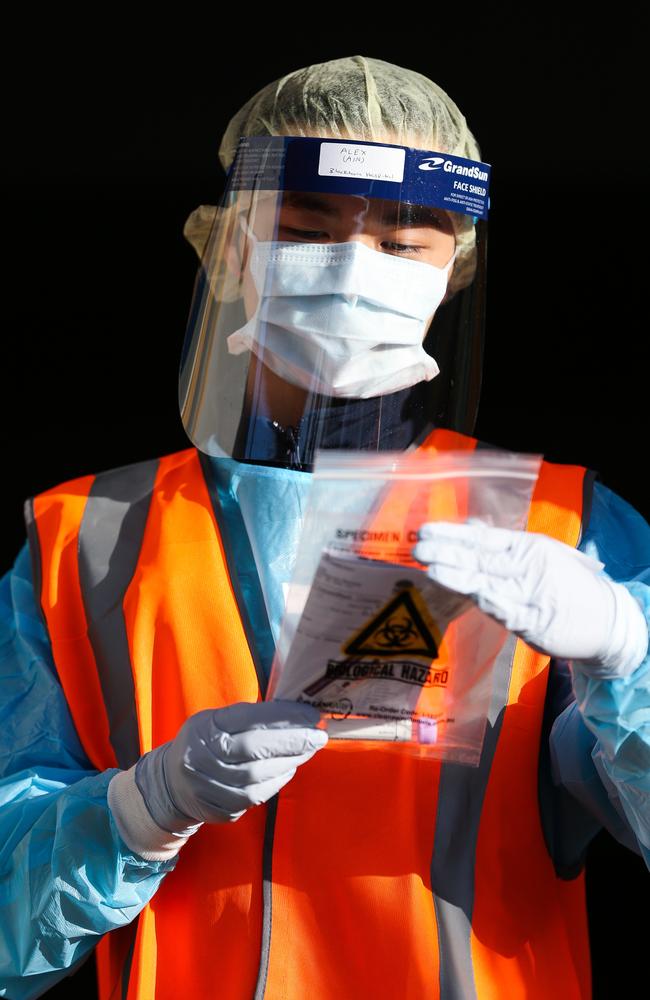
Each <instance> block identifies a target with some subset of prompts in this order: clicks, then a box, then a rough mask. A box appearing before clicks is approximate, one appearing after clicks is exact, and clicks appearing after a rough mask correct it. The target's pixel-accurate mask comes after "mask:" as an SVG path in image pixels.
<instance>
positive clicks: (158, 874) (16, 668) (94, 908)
mask: <svg viewBox="0 0 650 1000" xmlns="http://www.w3.org/2000/svg"><path fill="white" fill-rule="evenodd" d="M117 772H118V769H117V768H110V769H108V770H106V771H98V770H96V769H95V768H94V767H93V766H92V764H91V762H90V761H89V760H88V758H87V757H86V755H85V752H84V750H83V748H82V746H81V743H80V741H79V737H78V735H77V732H76V729H75V727H74V723H73V720H72V716H71V714H70V710H69V707H68V703H67V701H66V698H65V695H64V693H63V688H62V687H61V684H60V681H59V679H58V676H57V671H56V667H55V664H54V661H53V658H52V653H51V647H50V643H49V639H48V636H47V633H46V630H45V627H44V624H43V621H42V619H41V617H40V612H39V609H38V608H37V605H36V600H35V595H34V590H33V585H32V575H31V565H30V556H29V548H28V543H27V542H25V544H24V545H23V548H22V549H21V550H20V552H19V554H18V556H17V557H16V560H15V563H14V566H13V568H12V569H11V570H9V571H8V572H7V573H6V574H5V575H4V576H3V577H2V579H1V580H0V870H1V872H2V879H1V880H0V997H10V998H11V1000H29V998H31V997H37V996H40V995H41V994H42V993H43V992H45V991H46V990H47V989H49V988H50V987H51V986H53V985H54V984H55V983H56V982H58V981H59V980H61V979H63V978H64V977H65V976H66V975H69V974H70V973H71V972H74V971H76V967H77V966H78V965H80V964H82V963H83V961H84V960H85V959H86V958H87V957H88V956H89V954H90V952H91V951H92V949H93V948H94V947H95V945H96V944H97V941H98V939H99V938H100V937H101V936H102V935H103V934H106V933H107V932H108V931H110V930H112V929H114V928H117V927H121V926H123V925H124V924H127V923H130V922H131V921H132V920H133V919H134V918H135V917H136V916H137V915H138V913H139V912H140V910H141V909H142V908H143V907H144V906H145V905H146V903H147V902H148V901H149V900H150V899H151V897H152V896H153V894H154V893H155V892H156V890H157V888H158V886H159V885H160V883H161V881H162V879H163V878H164V876H165V874H166V873H167V872H168V871H170V870H171V869H173V868H174V867H175V865H176V863H177V860H178V858H177V857H174V858H172V859H169V860H165V861H148V860H145V859H144V858H142V857H140V856H139V855H138V854H135V853H134V852H133V851H131V850H130V849H129V848H128V846H127V845H126V844H125V842H124V841H123V840H122V838H121V836H120V834H119V831H118V829H117V827H116V825H115V821H114V819H113V816H112V814H111V812H110V810H109V808H108V805H107V801H106V793H107V787H108V783H109V781H110V779H111V778H112V777H113V775H114V774H116V773H117Z"/></svg>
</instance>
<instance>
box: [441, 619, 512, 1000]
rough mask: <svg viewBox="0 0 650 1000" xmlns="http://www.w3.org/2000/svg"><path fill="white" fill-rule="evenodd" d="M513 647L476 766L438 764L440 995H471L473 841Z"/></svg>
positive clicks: (500, 673) (500, 674)
mask: <svg viewBox="0 0 650 1000" xmlns="http://www.w3.org/2000/svg"><path fill="white" fill-rule="evenodd" d="M516 646H517V638H516V636H514V635H512V634H510V633H509V634H508V636H507V638H506V641H505V643H504V645H503V647H502V649H501V651H500V653H499V655H498V656H497V659H496V661H495V664H494V683H493V690H492V697H491V701H490V708H489V711H488V724H487V727H486V730H485V738H484V741H483V750H482V752H481V760H480V763H479V766H478V767H468V766H466V765H464V764H453V763H448V764H443V765H442V767H441V769H440V784H439V788H438V808H437V816H436V831H435V837H434V844H433V858H432V861H431V888H432V892H433V903H434V907H435V912H436V920H437V923H438V947H439V951H440V1000H476V987H475V984H474V973H473V966H472V955H471V947H470V926H471V922H472V910H473V908H474V869H475V863H476V846H477V842H478V831H479V823H480V819H481V810H482V807H483V800H484V798H485V792H486V789H487V785H488V781H489V778H490V768H491V767H492V761H493V759H494V754H495V751H496V746H497V741H498V739H499V733H500V732H501V726H502V724H503V716H504V714H505V706H506V704H507V701H508V689H509V687H510V676H511V674H512V664H513V659H514V654H515V648H516Z"/></svg>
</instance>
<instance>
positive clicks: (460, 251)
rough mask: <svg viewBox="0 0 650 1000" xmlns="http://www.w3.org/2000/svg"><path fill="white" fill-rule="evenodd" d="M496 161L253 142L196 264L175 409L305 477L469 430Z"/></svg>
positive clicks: (202, 435) (339, 145) (198, 234)
mask: <svg viewBox="0 0 650 1000" xmlns="http://www.w3.org/2000/svg"><path fill="white" fill-rule="evenodd" d="M489 172H490V168H489V166H488V165H487V164H485V163H480V162H474V161H472V160H467V159H463V158H461V157H455V156H449V155H447V154H443V153H439V152H435V151H428V150H422V149H416V148H413V147H407V146H399V145H389V144H384V143H374V142H355V141H353V140H350V141H339V140H334V139H325V138H311V137H310V138H305V137H293V136H244V137H242V138H241V139H240V142H239V146H238V151H237V155H236V157H235V159H234V161H233V164H232V166H231V169H230V171H229V173H228V178H227V182H226V188H225V191H224V194H223V197H222V200H221V204H220V206H219V207H218V208H216V209H214V210H213V211H212V212H211V213H210V212H208V213H207V214H206V213H204V212H202V210H197V212H195V213H193V216H191V217H190V219H189V220H188V223H187V224H186V229H185V234H186V236H187V238H188V239H189V240H190V242H192V243H193V245H194V246H195V248H196V249H197V251H198V252H199V254H200V258H201V264H200V267H199V272H198V275H197V278H196V281H195V285H194V291H193V298H192V304H191V308H190V315H189V320H188V325H187V331H186V335H185V342H184V345H183V352H182V358H181V366H180V378H179V403H180V410H181V417H182V421H183V425H184V427H185V430H186V432H187V434H188V436H189V438H190V440H191V441H192V443H193V444H194V445H195V446H196V447H197V448H198V449H199V450H200V451H202V452H204V453H205V454H207V455H211V456H228V457H232V458H234V459H236V460H238V461H244V462H254V463H260V464H270V465H277V466H284V467H287V468H294V469H302V470H303V471H310V470H311V468H312V465H313V462H314V457H315V452H316V450H317V449H319V448H323V449H325V448H337V449H341V448H344V449H361V450H369V451H383V450H398V451H402V450H405V449H407V448H409V447H410V446H414V445H416V444H417V443H419V442H420V441H421V440H423V439H424V437H426V435H427V434H428V433H429V432H430V431H431V430H432V429H433V428H434V427H440V426H442V427H448V428H451V429H455V430H458V431H461V432H463V433H471V432H472V430H473V427H474V423H475V419H476V412H477V408H478V398H479V390H480V375H481V362H482V343H483V325H484V305H485V254H486V226H487V209H488V202H489V199H488V182H489Z"/></svg>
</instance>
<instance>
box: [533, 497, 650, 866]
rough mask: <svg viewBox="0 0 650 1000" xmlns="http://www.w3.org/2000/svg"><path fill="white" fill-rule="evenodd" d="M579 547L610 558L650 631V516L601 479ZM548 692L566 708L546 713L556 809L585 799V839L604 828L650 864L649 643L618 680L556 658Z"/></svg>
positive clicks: (568, 827) (562, 822)
mask: <svg viewBox="0 0 650 1000" xmlns="http://www.w3.org/2000/svg"><path fill="white" fill-rule="evenodd" d="M579 548H580V550H581V551H582V552H585V553H586V554H587V555H590V556H593V557H594V558H595V559H598V560H600V561H601V562H602V563H604V565H605V569H604V572H605V573H606V574H607V576H609V577H610V579H612V580H614V581H616V582H617V583H621V584H623V586H625V587H626V588H627V589H628V590H629V592H630V593H631V594H632V596H633V597H634V598H635V599H636V600H637V603H638V604H639V606H640V608H641V610H642V612H643V614H644V616H645V619H646V622H647V623H648V628H649V631H650V525H648V523H647V521H646V520H645V519H644V518H643V517H642V516H641V514H639V513H638V511H636V510H635V509H634V507H632V506H631V505H630V504H629V503H628V502H627V501H625V500H623V499H622V498H621V497H619V496H618V495H617V494H616V493H614V492H613V491H612V490H610V489H608V488H607V487H606V486H604V485H603V484H602V483H599V482H595V483H594V491H593V501H592V511H591V517H590V523H589V528H588V530H587V531H586V532H585V534H584V537H583V538H582V540H581V542H580V545H579ZM563 678H564V679H563ZM567 681H568V682H569V685H567ZM549 697H550V698H551V699H553V698H555V700H556V703H557V702H558V700H559V704H558V705H557V707H558V708H559V709H560V710H559V711H553V710H551V711H550V712H548V711H547V713H546V714H547V716H550V717H551V719H552V722H551V724H550V725H549V729H550V736H549V743H550V747H549V750H550V769H551V774H552V781H553V785H554V789H555V793H554V794H555V802H556V807H557V803H558V802H562V801H563V799H564V801H565V805H566V808H567V810H568V811H571V810H572V809H575V804H576V802H577V803H579V804H580V805H581V806H582V808H583V810H584V813H583V817H582V821H581V822H582V825H583V827H584V830H583V839H584V840H585V841H587V840H588V839H590V836H593V834H594V833H595V832H596V831H597V830H598V829H600V827H605V828H606V829H608V830H609V831H610V833H612V834H613V836H614V837H616V839H617V840H618V841H619V842H620V843H622V844H624V845H625V846H626V847H629V848H630V849H632V850H634V851H636V853H638V854H640V855H641V856H642V857H643V858H644V860H645V862H646V865H647V866H648V867H650V648H649V650H648V653H647V654H646V657H645V659H644V660H643V661H642V662H641V663H640V664H639V666H638V667H637V668H636V670H634V671H633V672H632V673H631V674H629V675H628V676H627V677H623V678H619V679H613V680H605V679H599V678H596V677H592V676H590V672H589V666H588V664H582V663H580V664H578V663H575V664H573V663H571V664H570V666H569V664H567V663H566V661H556V663H555V677H554V679H553V682H552V684H551V693H550V695H549ZM548 708H549V706H548V704H547V709H548ZM542 799H544V796H543V795H542ZM561 809H562V807H560V812H561ZM555 813H556V815H555V824H554V825H555V837H556V840H557V835H558V830H563V831H564V833H563V836H564V837H565V839H566V838H571V837H576V836H580V833H579V832H578V828H579V826H580V821H578V822H576V819H575V816H574V820H573V822H572V823H569V822H567V819H566V816H565V817H564V818H563V817H562V816H561V815H559V812H558V809H557V808H556V809H555ZM585 814H586V815H585ZM567 815H568V813H567ZM590 827H591V829H590ZM564 846H565V850H566V844H565V845H564ZM566 853H567V854H569V855H570V854H574V855H575V854H576V851H575V850H573V851H571V850H568V851H566Z"/></svg>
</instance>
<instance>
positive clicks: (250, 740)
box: [0, 56, 650, 1000]
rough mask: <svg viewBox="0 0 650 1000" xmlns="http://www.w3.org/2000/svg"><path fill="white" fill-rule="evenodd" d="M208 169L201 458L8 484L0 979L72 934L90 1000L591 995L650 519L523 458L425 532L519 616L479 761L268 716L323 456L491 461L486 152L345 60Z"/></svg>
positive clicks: (446, 579) (63, 952) (636, 838)
mask: <svg viewBox="0 0 650 1000" xmlns="http://www.w3.org/2000/svg"><path fill="white" fill-rule="evenodd" d="M219 154H220V158H221V162H222V164H223V166H224V168H225V169H226V170H228V177H227V182H226V187H225V191H224V194H223V198H222V201H221V204H220V205H219V206H218V207H217V208H210V207H209V206H202V207H201V208H199V209H197V210H196V211H195V212H193V213H192V215H191V216H190V218H189V219H188V222H187V224H186V228H185V234H186V236H187V237H188V239H189V240H190V242H191V243H192V245H193V246H194V247H195V248H196V249H197V251H198V253H199V256H200V261H201V263H200V268H199V272H198V276H197V281H196V285H195V290H194V296H193V301H192V305H191V309H190V316H189V322H188V329H187V334H186V338H185V344H184V347H183V352H182V358H181V371H180V389H179V391H180V406H181V414H182V419H183V422H184V426H185V428H186V431H187V433H188V437H189V439H190V442H191V447H189V448H188V449H187V450H184V451H181V452H177V453H174V454H171V455H166V456H163V457H162V458H160V459H154V460H151V461H146V462H141V463H136V464H134V465H129V466H125V467H121V468H118V469H111V470H109V471H107V472H102V473H99V474H97V475H94V474H90V475H86V476H82V477H80V478H78V479H74V480H71V481H69V482H66V483H62V484H59V485H56V486H53V487H52V488H51V489H49V490H46V491H44V492H43V493H41V494H39V495H38V496H36V497H33V498H30V499H29V500H28V501H27V502H26V504H25V514H26V522H27V532H28V541H27V543H26V544H25V546H24V547H23V549H22V550H21V552H20V553H19V555H18V557H17V559H16V563H15V566H14V568H13V570H12V571H10V572H9V573H7V574H6V575H5V577H4V578H3V579H2V583H1V587H2V590H1V593H0V598H1V601H2V613H3V619H2V622H3V624H2V628H3V634H2V647H1V649H0V665H1V668H2V674H3V681H2V699H3V705H2V715H1V718H2V727H1V729H0V740H1V742H2V753H1V758H0V759H1V760H2V768H3V777H2V782H1V784H0V796H1V798H0V802H1V809H0V851H1V852H2V912H1V917H2V919H1V926H2V931H1V934H2V937H1V944H0V996H4V997H11V998H12V1000H23V998H27V997H35V996H38V995H40V994H41V993H42V992H43V991H45V990H46V989H47V988H48V987H49V986H51V985H52V984H53V983H55V982H56V981H57V980H59V979H61V978H62V977H63V976H64V975H65V974H66V972H67V971H68V970H70V969H72V968H74V967H76V965H77V964H78V963H79V962H81V961H82V960H83V959H84V958H85V957H87V956H88V955H89V953H90V952H91V951H92V949H94V948H95V947H96V956H97V965H98V976H99V995H100V997H101V1000H109V998H110V1000H114V998H117V997H122V998H128V1000H145V998H147V1000H149V998H155V1000H163V998H165V1000H166V998H172V997H174V998H178V997H182V996H196V997H208V996H215V995H219V996H224V997H228V998H233V1000H234V998H242V1000H244V998H246V1000H250V998H252V997H255V998H256V1000H261V998H262V997H264V998H266V1000H280V998H282V1000H297V998H299V997H300V998H303V997H305V996H312V997H314V998H316V997H322V998H332V1000H333V998H336V1000H342V998H355V1000H358V998H362V997H373V998H376V997H387V998H388V997H390V998H393V997H398V996H399V997H400V998H408V1000H420V998H423V997H440V998H443V1000H449V998H460V997H462V998H463V1000H471V998H473V997H476V998H485V997H495V996H499V997H502V996H507V997H508V998H523V997H526V998H530V997H534V998H540V1000H541V998H544V1000H547V998H548V997H549V996H555V997H557V998H558V1000H560V998H562V1000H564V998H574V997H575V998H577V997H581V998H585V997H588V996H590V992H591V990H590V966H589V950H588V940H587V922H586V912H585V899H584V878H583V862H584V856H585V850H586V847H587V845H588V843H589V841H590V839H591V838H592V837H593V836H594V834H595V833H596V832H597V831H598V830H599V829H601V828H602V827H605V828H607V829H608V830H609V831H611V833H612V834H613V835H614V836H615V837H616V838H617V839H618V840H619V841H620V842H621V843H624V844H626V845H627V846H628V847H630V848H631V849H632V850H634V851H636V852H638V853H639V854H641V855H642V856H643V858H644V859H645V861H646V863H649V864H650V773H649V771H650V767H649V765H650V734H649V733H648V726H647V723H646V722H645V720H646V719H647V716H648V709H649V707H650V681H649V679H648V677H649V672H650V655H649V653H648V622H649V621H650V529H649V528H648V525H647V524H646V522H645V521H644V520H643V518H642V517H641V516H640V515H639V514H638V513H637V512H636V511H635V510H633V509H632V508H631V507H630V505H629V504H627V503H626V502H625V501H624V500H622V499H621V498H620V497H618V496H616V495H615V494H614V493H613V492H612V491H611V490H609V489H607V488H605V487H604V486H603V485H602V484H601V483H599V482H598V481H597V480H596V477H595V475H594V474H593V473H592V472H591V471H590V470H586V469H584V468H583V467H581V466H569V465H564V466H563V465H554V464H552V463H548V462H543V463H542V467H541V472H540V476H539V479H538V482H537V485H536V487H535V492H534V494H533V497H532V499H531V502H530V509H529V516H528V521H527V530H525V531H507V530H505V529H498V528H491V527H488V526H487V525H485V524H481V523H476V522H474V523H460V524H456V523H449V522H445V521H430V522H427V523H425V524H423V525H422V527H421V530H420V537H419V540H418V542H417V545H416V546H415V548H414V555H415V557H416V558H417V559H418V560H419V561H420V562H421V563H422V565H423V566H425V567H426V569H427V572H428V573H429V574H430V576H431V577H432V578H433V579H435V580H437V581H438V582H440V583H442V584H443V585H444V586H445V587H447V588H450V589H451V590H455V591H458V592H459V593H463V594H466V595H469V597H470V598H471V600H472V601H474V602H476V604H477V605H478V606H479V607H480V608H481V609H482V610H483V611H485V612H486V614H487V615H489V616H492V617H493V618H496V619H497V620H498V621H500V622H501V623H502V624H504V625H505V626H506V628H507V629H508V630H509V639H508V641H507V642H506V644H505V645H504V647H503V650H502V652H501V653H500V654H499V657H498V660H497V663H496V666H495V681H494V689H493V693H492V701H491V704H490V711H489V723H488V726H487V729H486V734H485V739H484V744H483V750H482V755H481V760H480V763H479V766H478V767H468V766H463V765H462V764H458V763H454V762H450V761H439V760H438V761H436V760H431V759H425V758H424V757H423V758H418V757H417V756H408V755H404V754H402V753H400V752H399V748H396V747H395V746H393V745H388V744H385V743H381V742H376V743H374V745H366V744H364V745H363V746H361V745H355V746H351V741H346V740H339V739H332V738H328V734H327V731H326V729H325V728H323V723H322V721H321V720H320V714H319V712H318V711H317V710H316V709H315V708H314V707H312V706H310V705H307V704H301V703H298V702H289V701H282V700H278V701H269V702H265V701H264V700H263V699H264V695H265V691H266V689H267V684H268V676H269V671H270V667H271V661H272V658H273V652H274V647H275V642H276V641H277V638H278V631H279V624H280V619H281V615H282V611H283V607H284V600H285V595H286V587H287V584H288V581H289V579H290V576H291V570H292V566H293V563H294V561H295V558H296V553H297V549H298V546H299V545H300V524H301V519H302V515H303V511H304V506H305V503H306V501H307V497H308V494H309V487H310V482H311V478H310V477H311V476H312V469H313V465H314V460H315V454H316V451H317V449H326V448H338V449H361V450H365V451H369V452H372V451H383V450H393V451H394V450H398V451H406V450H409V449H410V450H415V449H420V450H424V451H426V450H427V449H428V450H429V451H430V453H431V455H432V456H433V455H435V454H436V453H438V452H440V451H444V450H447V449H461V450H467V451H473V450H475V449H477V448H481V447H484V445H483V443H482V442H479V441H477V440H476V439H474V438H473V437H472V436H471V434H472V430H473V427H474V423H475V418H476V411H477V405H478V387H479V383H480V367H481V350H482V330H483V314H484V302H485V263H486V253H485V251H486V226H487V214H488V207H489V201H488V199H489V193H488V192H489V173H490V168H489V166H488V165H487V164H485V163H483V162H482V161H481V158H480V151H479V148H478V146H477V144H476V141H475V139H474V137H473V136H472V134H471V132H470V131H469V128H468V126H467V123H466V121H465V119H464V117H463V115H462V114H461V112H460V111H459V109H458V108H457V107H456V105H455V104H454V103H453V101H452V100H451V99H450V98H449V97H448V96H447V95H446V94H445V93H444V92H443V91H442V90H441V89H440V88H439V87H438V86H436V85H435V84H434V83H432V82H431V81H430V80H428V79H427V78H426V77H424V76H422V75H420V74H419V73H416V72H413V71H410V70H406V69H403V68H401V67H398V66H394V65H392V64H390V63H387V62H384V61H382V60H378V59H372V58H369V57H363V56H353V57H350V58H343V59H335V60H332V61H330V62H326V63H322V64H319V65H315V66H311V67H307V68H303V69H299V70H296V71H294V72H292V73H289V74H288V75H287V76H285V77H283V78H282V79H281V80H277V81H275V82H274V83H272V84H270V85H269V86H267V87H265V88H263V89H262V90H261V91H260V92H259V93H257V94H255V95H254V96H253V97H252V98H251V99H250V100H249V101H248V102H247V103H246V104H245V105H244V107H243V108H242V109H241V110H240V111H239V112H238V113H237V114H236V115H235V116H234V118H233V119H232V120H231V122H230V124H229V126H228V128H227V130H226V133H225V135H224V137H223V140H222V142H221V146H220V150H219ZM367 743H369V741H367Z"/></svg>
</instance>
